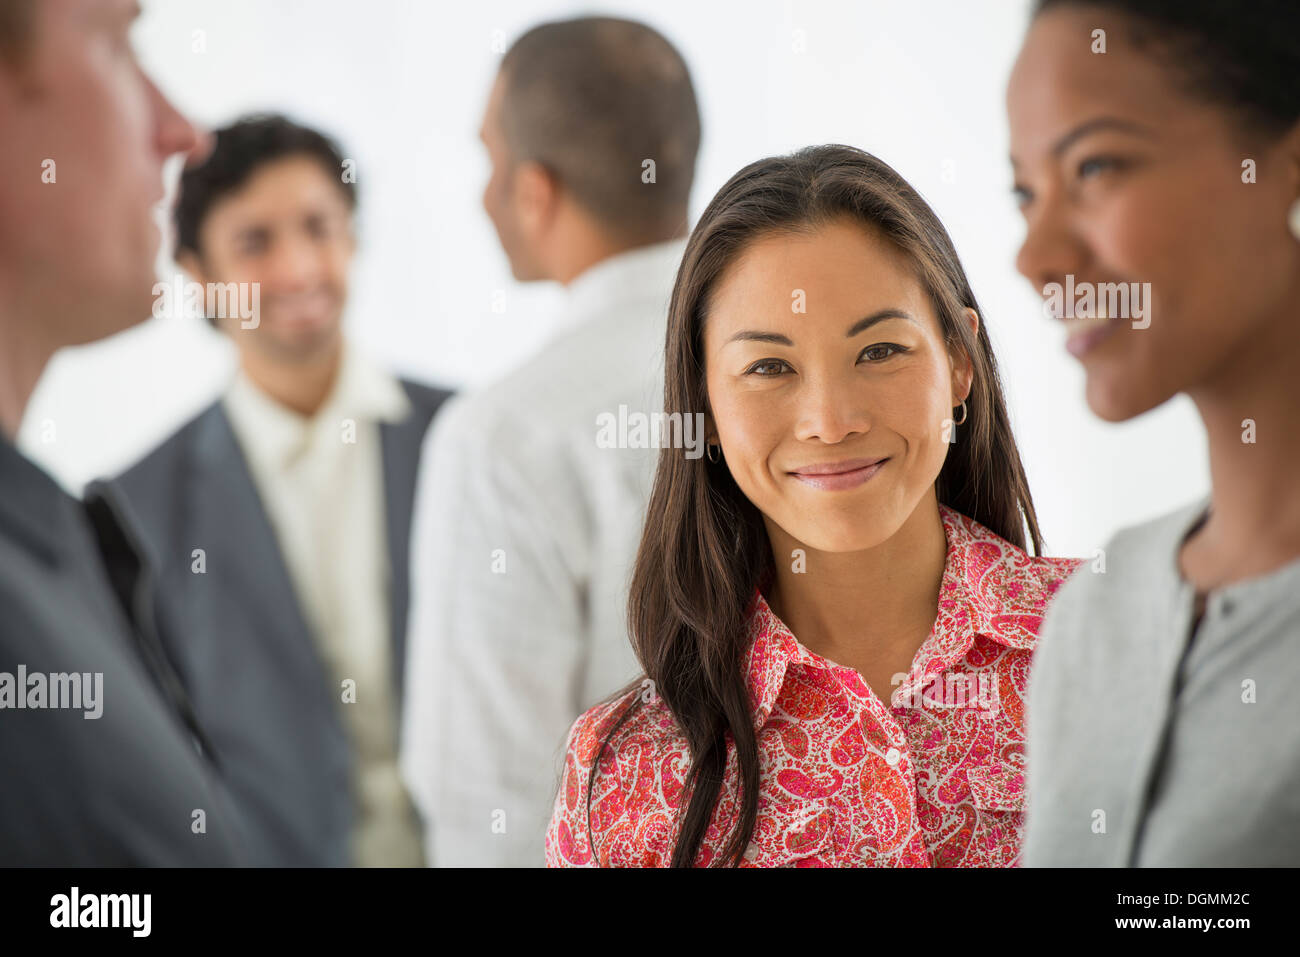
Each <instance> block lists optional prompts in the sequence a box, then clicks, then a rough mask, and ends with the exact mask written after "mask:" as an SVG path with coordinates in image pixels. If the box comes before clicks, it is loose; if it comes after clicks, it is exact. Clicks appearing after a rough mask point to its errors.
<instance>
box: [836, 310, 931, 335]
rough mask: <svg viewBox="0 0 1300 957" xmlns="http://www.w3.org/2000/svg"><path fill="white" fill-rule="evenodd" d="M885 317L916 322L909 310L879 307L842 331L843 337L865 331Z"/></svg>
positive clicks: (882, 320)
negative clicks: (846, 330) (847, 329)
mask: <svg viewBox="0 0 1300 957" xmlns="http://www.w3.org/2000/svg"><path fill="white" fill-rule="evenodd" d="M886 319H906V320H907V321H908V322H916V317H915V316H913V315H912V314H911V313H909V312H904V311H903V310H902V309H881V310H878V311H877V312H873V313H872V314H871V315H869V316H867V317H866V318H865V319H859V320H858V321H857V322H855V323H854V324H853V325H851V326H849V331H848V332H846V333H844V338H846V339H852V338H853V337H854V336H856V335H857V334H858V333H860V332H865V331H866V330H868V329H870V328H871V327H872V326H874V325H875V324H876V323H878V322H884V321H885V320H886ZM918 324H919V323H918Z"/></svg>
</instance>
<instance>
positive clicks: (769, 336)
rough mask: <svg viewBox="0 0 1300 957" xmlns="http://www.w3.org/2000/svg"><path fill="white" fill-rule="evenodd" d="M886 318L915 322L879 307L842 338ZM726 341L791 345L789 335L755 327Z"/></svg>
mask: <svg viewBox="0 0 1300 957" xmlns="http://www.w3.org/2000/svg"><path fill="white" fill-rule="evenodd" d="M886 319H906V320H907V321H908V322H916V321H917V320H916V318H915V317H914V316H912V315H911V314H910V313H908V312H904V311H903V310H902V309H894V308H889V309H880V310H877V311H876V312H873V313H872V314H871V315H869V316H866V317H865V318H863V319H859V320H858V321H857V322H855V323H854V324H853V325H851V326H849V331H848V332H846V333H844V338H846V339H852V338H853V337H854V336H856V335H858V334H859V333H861V332H865V331H866V330H868V329H870V328H871V327H872V326H874V325H875V324H876V323H878V322H884V321H885V320H886ZM727 341H728V342H741V341H745V342H771V343H775V344H776V345H778V346H793V345H794V343H793V342H791V341H790V339H789V337H787V336H783V335H781V334H780V333H779V332H759V331H758V330H756V329H744V330H742V331H740V332H738V333H736V334H735V335H734V336H732V337H731V338H730V339H728V340H727Z"/></svg>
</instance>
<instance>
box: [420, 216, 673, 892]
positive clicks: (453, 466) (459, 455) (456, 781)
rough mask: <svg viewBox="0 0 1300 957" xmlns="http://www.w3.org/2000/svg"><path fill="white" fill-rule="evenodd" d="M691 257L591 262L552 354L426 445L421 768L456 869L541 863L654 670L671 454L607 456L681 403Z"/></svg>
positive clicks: (466, 398)
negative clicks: (564, 776) (642, 551)
mask: <svg viewBox="0 0 1300 957" xmlns="http://www.w3.org/2000/svg"><path fill="white" fill-rule="evenodd" d="M684 249H685V240H676V241H672V242H667V243H660V244H655V245H652V246H647V247H642V248H640V249H635V250H632V251H630V252H625V253H621V254H619V255H616V256H613V257H611V258H609V259H606V260H603V261H601V262H600V263H598V264H597V265H595V266H593V267H592V268H590V269H588V270H587V271H586V272H584V273H583V274H582V275H580V276H579V277H578V278H577V279H576V280H575V281H574V282H572V283H570V285H569V288H568V300H567V307H566V314H565V315H564V317H563V320H562V324H561V326H560V328H559V329H558V330H557V332H556V333H555V334H554V335H553V337H552V339H551V341H550V343H549V344H548V345H547V346H545V347H544V348H543V349H542V351H541V352H540V354H538V355H537V356H536V357H535V358H534V359H532V360H531V361H529V362H528V363H527V364H525V365H524V366H523V367H522V368H520V369H518V370H516V371H515V372H514V373H512V374H510V375H509V376H508V377H506V378H505V379H504V380H502V381H501V382H499V383H498V384H496V385H494V386H491V387H489V388H486V389H483V390H481V391H479V392H477V393H471V394H465V395H462V396H458V397H457V398H455V399H452V400H451V401H449V402H448V403H447V405H446V406H444V408H443V411H442V412H441V413H440V415H439V417H438V419H437V421H436V422H435V423H434V426H433V428H431V429H430V431H429V434H428V435H427V436H426V437H425V442H424V447H423V452H422V458H421V471H420V477H419V479H418V482H417V488H416V498H415V518H414V525H413V527H412V537H411V569H412V574H411V613H410V619H409V621H410V626H409V634H408V644H407V650H408V657H407V671H406V693H405V698H404V700H405V707H406V713H405V715H404V719H403V720H404V724H403V739H402V770H403V773H404V775H405V777H406V781H407V786H408V787H409V789H410V791H411V794H412V796H413V797H414V799H415V801H416V803H417V804H418V805H419V806H420V809H421V810H422V811H423V812H424V815H425V820H426V823H427V826H426V830H425V835H426V850H427V854H428V856H429V858H430V860H431V862H432V863H434V864H436V865H437V866H534V865H535V866H541V865H542V864H543V863H544V862H545V852H544V847H543V842H544V839H545V834H546V827H547V824H548V823H549V821H550V814H551V808H552V804H553V801H554V798H555V789H556V786H557V784H558V781H559V774H560V769H561V765H562V761H563V752H564V739H565V734H566V732H567V731H568V729H569V726H570V725H571V724H572V723H573V721H574V719H576V718H577V717H578V715H580V714H581V713H582V712H583V711H585V710H586V709H587V708H588V707H590V706H591V705H592V704H594V703H596V702H597V701H599V700H600V699H602V698H604V697H605V696H607V695H609V694H611V693H612V692H614V691H616V690H617V689H618V688H619V687H620V686H622V685H623V684H626V683H627V682H628V681H630V680H631V679H632V678H634V677H635V676H636V675H637V674H638V673H640V667H639V665H638V664H637V662H636V658H635V656H634V655H633V653H632V649H631V645H630V643H629V640H628V634H627V627H626V618H627V585H628V579H629V576H630V575H631V572H632V567H633V564H634V561H635V558H636V551H637V546H638V544H639V541H640V536H641V527H642V522H643V520H644V515H645V506H646V501H647V499H648V498H649V494H650V487H651V484H652V482H653V478H654V468H655V463H656V461H657V456H658V449H654V448H603V447H601V445H600V444H598V441H597V432H598V428H597V422H598V417H599V416H601V415H603V414H608V415H611V416H614V417H618V416H619V407H620V405H623V406H626V407H627V410H628V412H629V413H633V412H641V413H644V414H651V413H656V412H659V411H660V410H662V408H663V348H664V336H665V329H666V320H667V310H668V297H669V294H670V292H671V289H672V282H673V277H674V274H675V272H676V269H677V266H678V263H679V262H680V260H681V255H682V252H683V250H684ZM629 444H630V443H629Z"/></svg>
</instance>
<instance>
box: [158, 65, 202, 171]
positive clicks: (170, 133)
mask: <svg viewBox="0 0 1300 957" xmlns="http://www.w3.org/2000/svg"><path fill="white" fill-rule="evenodd" d="M144 82H145V84H146V86H147V87H148V90H149V96H150V98H151V99H152V101H153V112H154V136H155V148H156V149H157V150H158V154H159V155H160V156H162V158H163V159H166V158H167V157H169V156H174V155H175V154H177V153H189V152H190V151H191V150H193V149H194V148H195V147H196V146H198V145H199V141H200V137H199V133H198V130H197V129H195V127H194V124H192V123H191V122H190V121H189V120H187V119H186V118H185V117H184V116H183V115H181V113H180V111H178V110H177V109H176V108H175V107H174V106H172V104H171V102H170V101H169V100H168V99H167V97H165V96H163V94H162V91H161V90H159V89H158V87H157V86H155V85H154V82H153V80H151V79H149V77H148V76H147V75H146V76H144Z"/></svg>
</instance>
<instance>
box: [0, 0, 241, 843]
mask: <svg viewBox="0 0 1300 957" xmlns="http://www.w3.org/2000/svg"><path fill="white" fill-rule="evenodd" d="M137 13H138V8H137V7H136V4H135V2H134V0H42V2H36V0H0V768H2V769H3V771H2V772H0V774H2V775H3V784H0V865H14V864H42V865H45V864H56V865H221V864H234V863H242V862H245V861H247V860H248V858H247V857H246V856H245V854H246V849H247V844H246V841H245V838H244V837H243V836H241V826H240V823H239V819H238V817H237V816H236V813H235V812H234V810H233V809H232V808H231V806H230V802H229V800H228V798H227V796H226V794H225V792H224V790H223V788H222V786H221V783H220V775H219V769H218V766H217V765H216V764H215V763H214V755H213V752H212V747H211V742H210V740H209V738H208V736H207V734H206V733H205V729H204V728H203V727H202V725H201V724H200V723H199V721H198V720H197V719H196V716H195V711H194V708H193V705H192V702H191V700H190V698H189V696H188V695H187V693H186V691H185V689H184V688H183V686H182V685H181V683H180V682H179V680H178V678H177V675H176V672H175V670H174V669H173V667H172V665H171V662H170V661H169V660H168V657H167V655H166V653H165V650H164V648H163V647H162V645H161V644H160V642H159V640H158V635H157V633H156V631H155V630H154V628H153V622H152V621H151V619H150V616H149V614H148V611H147V606H148V604H149V602H150V591H149V588H150V582H149V580H148V576H147V574H146V571H145V569H144V567H143V565H142V562H141V559H140V556H139V554H138V551H137V548H136V545H137V543H136V541H135V540H134V536H133V533H132V532H131V531H130V529H129V528H127V527H124V525H123V523H122V522H121V521H120V516H119V515H118V514H117V513H116V512H115V510H114V508H113V507H112V506H111V504H109V503H106V502H104V501H103V500H101V499H94V498H92V499H90V500H88V501H87V502H85V503H84V504H83V503H82V502H78V501H77V500H75V499H73V498H71V497H69V496H68V495H67V494H65V493H64V492H63V491H62V490H61V489H59V487H58V486H57V485H56V484H55V483H54V481H53V480H52V479H51V478H50V476H49V475H47V474H46V473H45V472H44V471H42V470H41V469H40V468H38V467H37V466H36V465H35V464H33V463H32V462H31V461H29V460H28V459H27V458H26V457H25V456H23V455H22V454H21V453H19V452H18V451H17V450H16V449H15V448H14V446H13V444H12V443H13V437H14V435H15V434H16V433H17V431H18V426H19V423H20V422H21V419H22V415H23V411H24V409H25V408H26V405H27V402H28V400H29V398H30V397H31V393H32V390H33V388H34V387H35V385H36V382H37V379H38V378H39V377H40V375H41V372H42V370H43V369H44V367H45V365H46V363H47V362H48V361H49V359H50V357H51V356H52V355H53V353H54V352H55V351H56V350H57V349H59V348H61V347H63V346H68V345H76V344H80V343H86V342H92V341H94V340H96V339H101V338H103V337H105V336H108V335H111V334H113V333H115V332H118V331H120V330H122V329H125V328H127V327H129V326H132V325H134V324H135V323H137V322H139V321H140V320H142V319H144V318H146V317H148V315H149V312H150V302H151V299H152V295H153V293H152V288H153V284H154V275H153V260H154V255H155V254H156V252H157V248H158V230H157V227H156V226H155V224H154V222H153V216H152V208H153V206H154V205H155V204H156V203H157V202H158V201H159V200H160V199H161V197H162V164H163V161H164V160H165V159H167V157H169V156H171V155H173V154H175V153H184V152H188V151H189V150H191V149H192V148H193V147H194V145H195V134H194V130H193V129H192V128H191V126H190V125H189V123H187V122H186V121H185V119H184V118H183V117H181V116H180V115H179V114H177V113H176V111H175V110H174V109H173V108H172V107H171V105H170V104H168V103H167V101H166V100H165V99H164V98H163V97H162V95H161V94H160V93H159V92H158V90H157V89H156V88H155V87H154V86H153V84H152V83H151V82H150V80H149V79H148V77H146V76H145V75H144V74H143V73H142V72H141V70H140V67H139V65H138V64H137V63H136V61H135V58H134V55H133V53H132V51H131V46H130V43H129V40H128V29H129V27H130V24H131V22H132V20H133V19H134V17H135V16H136V14H137Z"/></svg>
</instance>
